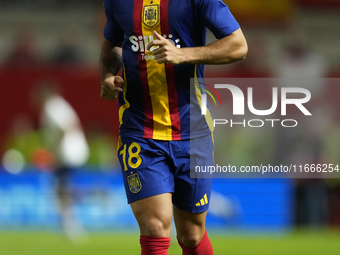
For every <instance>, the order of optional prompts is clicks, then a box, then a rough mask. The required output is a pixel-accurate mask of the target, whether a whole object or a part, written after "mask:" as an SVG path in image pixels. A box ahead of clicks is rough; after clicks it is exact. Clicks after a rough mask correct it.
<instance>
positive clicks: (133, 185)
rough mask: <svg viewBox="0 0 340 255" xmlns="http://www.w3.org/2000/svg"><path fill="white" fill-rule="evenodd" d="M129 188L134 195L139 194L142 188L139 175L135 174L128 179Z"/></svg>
mask: <svg viewBox="0 0 340 255" xmlns="http://www.w3.org/2000/svg"><path fill="white" fill-rule="evenodd" d="M127 179H128V183H129V188H130V191H131V192H132V193H138V192H139V191H140V190H141V188H142V183H141V182H140V179H139V175H138V174H133V175H130V176H128V177H127Z"/></svg>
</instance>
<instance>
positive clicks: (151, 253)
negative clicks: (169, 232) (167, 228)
mask: <svg viewBox="0 0 340 255" xmlns="http://www.w3.org/2000/svg"><path fill="white" fill-rule="evenodd" d="M139 242H140V245H141V247H142V254H141V255H168V249H169V246H170V237H154V236H140V239H139Z"/></svg>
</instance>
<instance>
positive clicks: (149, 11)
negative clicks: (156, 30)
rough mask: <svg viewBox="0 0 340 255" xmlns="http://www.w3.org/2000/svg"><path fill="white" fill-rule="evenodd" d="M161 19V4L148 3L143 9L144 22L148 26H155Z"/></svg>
mask: <svg viewBox="0 0 340 255" xmlns="http://www.w3.org/2000/svg"><path fill="white" fill-rule="evenodd" d="M158 21H159V5H158V4H154V5H146V6H144V9H143V23H144V24H145V25H146V26H148V27H153V26H155V25H156V24H157V23H158Z"/></svg>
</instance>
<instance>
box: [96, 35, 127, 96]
mask: <svg viewBox="0 0 340 255" xmlns="http://www.w3.org/2000/svg"><path fill="white" fill-rule="evenodd" d="M121 63H122V48H121V47H119V45H118V44H117V45H115V44H113V43H111V42H110V41H108V40H106V39H104V41H103V43H102V46H101V53H100V59H99V69H100V84H101V92H100V96H101V97H102V98H104V99H106V100H109V101H112V100H113V99H115V98H116V97H117V95H118V93H119V92H121V91H122V89H121V88H120V87H119V85H120V84H121V83H123V82H124V80H123V79H122V77H120V76H117V73H118V72H119V70H120V68H121Z"/></svg>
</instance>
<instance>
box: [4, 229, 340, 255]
mask: <svg viewBox="0 0 340 255" xmlns="http://www.w3.org/2000/svg"><path fill="white" fill-rule="evenodd" d="M209 236H210V239H211V241H212V243H213V246H214V254H215V255H224V254H228V255H229V254H230V255H288V254H289V255H295V254H296V255H305V254H306V255H320V254H322V255H336V254H340V231H339V230H338V231H335V230H333V231H307V230H305V231H298V232H297V231H295V232H292V233H290V234H284V235H261V236H247V235H239V234H238V235H233V234H227V235H225V234H217V233H213V231H211V234H210V235H209ZM138 239H139V236H138V233H136V234H124V233H102V234H90V236H89V237H88V239H87V241H86V242H85V243H84V244H81V245H80V244H77V245H76V244H73V243H72V242H70V241H69V240H68V239H67V238H66V237H65V236H63V235H61V234H58V233H53V232H28V231H26V232H22V231H21V232H20V231H18V232H13V231H0V255H61V254H62V255H94V254H100V255H138V254H140V248H139V242H138ZM176 254H177V255H180V254H181V250H180V248H179V246H178V244H177V242H176V238H175V237H173V238H172V243H171V246H170V249H169V255H176Z"/></svg>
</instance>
